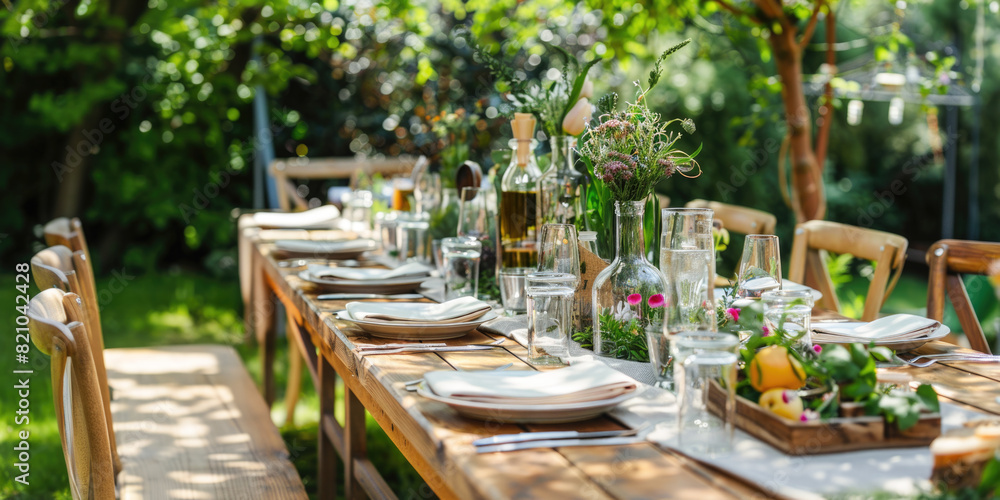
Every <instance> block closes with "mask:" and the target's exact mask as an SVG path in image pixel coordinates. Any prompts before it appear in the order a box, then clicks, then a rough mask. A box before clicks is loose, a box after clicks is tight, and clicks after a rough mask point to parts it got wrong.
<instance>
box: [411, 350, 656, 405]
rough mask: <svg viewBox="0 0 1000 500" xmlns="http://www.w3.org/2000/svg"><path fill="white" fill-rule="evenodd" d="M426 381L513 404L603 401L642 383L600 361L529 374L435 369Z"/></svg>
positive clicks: (439, 388) (445, 390) (465, 395)
mask: <svg viewBox="0 0 1000 500" xmlns="http://www.w3.org/2000/svg"><path fill="white" fill-rule="evenodd" d="M424 380H426V381H427V387H428V388H430V390H431V391H433V392H434V393H435V394H437V395H439V396H445V397H451V398H456V399H464V400H467V401H478V402H484V403H496V404H510V405H545V404H571V403H586V402H592V401H603V400H606V399H612V398H615V397H618V396H621V395H623V394H627V393H630V392H632V391H635V390H636V388H637V387H638V385H639V383H638V382H636V381H635V380H633V379H632V378H631V377H629V376H628V375H625V374H623V373H621V372H618V371H616V370H614V369H612V368H610V367H608V366H607V365H605V364H603V363H600V362H597V361H592V362H587V363H579V364H575V365H572V366H568V367H566V368H560V369H558V370H548V371H543V372H537V373H533V374H531V375H527V376H525V375H523V374H521V375H518V374H516V373H509V372H502V371H501V372H498V371H480V372H458V371H435V372H428V373H425V374H424Z"/></svg>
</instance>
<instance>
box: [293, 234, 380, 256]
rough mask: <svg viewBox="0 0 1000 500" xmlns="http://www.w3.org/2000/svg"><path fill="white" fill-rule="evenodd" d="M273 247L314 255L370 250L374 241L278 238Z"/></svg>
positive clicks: (361, 239)
mask: <svg viewBox="0 0 1000 500" xmlns="http://www.w3.org/2000/svg"><path fill="white" fill-rule="evenodd" d="M274 247H275V248H277V249H278V250H281V251H284V252H292V253H311V254H316V255H323V254H330V253H339V252H353V251H365V250H371V249H373V248H374V247H375V242H374V241H372V240H369V239H364V238H360V239H355V240H325V241H324V240H278V241H275V242H274Z"/></svg>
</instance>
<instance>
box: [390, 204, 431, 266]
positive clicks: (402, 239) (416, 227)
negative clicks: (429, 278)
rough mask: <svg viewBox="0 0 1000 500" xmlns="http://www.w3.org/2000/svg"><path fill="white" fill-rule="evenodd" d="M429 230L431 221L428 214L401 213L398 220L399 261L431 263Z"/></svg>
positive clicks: (397, 242) (397, 245) (397, 243)
mask: <svg viewBox="0 0 1000 500" xmlns="http://www.w3.org/2000/svg"><path fill="white" fill-rule="evenodd" d="M429 230H430V222H429V220H428V217H426V214H406V213H402V214H399V217H398V218H397V221H396V247H397V250H398V251H399V256H398V259H399V262H401V263H406V262H420V263H423V264H430V263H431V251H430V250H431V249H430V241H429V239H428V234H429Z"/></svg>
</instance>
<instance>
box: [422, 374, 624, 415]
mask: <svg viewBox="0 0 1000 500" xmlns="http://www.w3.org/2000/svg"><path fill="white" fill-rule="evenodd" d="M517 373H518V372H511V373H510V375H514V374H517ZM536 373H537V372H534V371H526V372H525V373H524V374H525V376H528V375H533V374H536ZM417 394H420V395H421V396H423V397H425V398H427V399H431V400H434V401H438V402H441V403H444V404H446V405H448V406H450V407H451V408H452V409H454V410H455V411H457V412H458V413H459V414H460V415H462V416H465V417H469V418H474V419H477V420H485V421H487V422H497V423H502V422H510V423H519V424H558V423H566V422H579V421H581V420H588V419H591V418H594V417H597V416H599V415H603V414H604V413H606V412H608V411H609V410H611V409H612V408H614V407H615V406H618V405H619V404H620V403H622V402H623V401H626V400H628V399H631V398H632V397H634V396H636V395H637V394H639V391H638V390H636V391H632V392H630V393H628V394H622V395H621V396H617V397H614V398H611V399H605V400H601V401H588V402H586V403H570V404H549V405H545V404H542V405H511V404H495V403H483V402H479V401H467V400H464V399H460V398H449V397H445V396H439V395H437V394H435V393H434V392H433V391H431V389H430V388H429V387H427V383H426V382H421V383H420V385H419V386H418V387H417Z"/></svg>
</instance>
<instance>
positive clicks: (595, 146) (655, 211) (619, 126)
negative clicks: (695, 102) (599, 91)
mask: <svg viewBox="0 0 1000 500" xmlns="http://www.w3.org/2000/svg"><path fill="white" fill-rule="evenodd" d="M688 43H690V40H684V41H683V42H681V43H679V44H677V45H675V46H673V47H671V48H669V49H667V50H666V51H664V52H663V54H661V55H660V57H659V58H658V59H657V60H656V63H655V66H654V68H653V70H652V71H650V73H649V79H648V80H647V82H646V86H645V87H643V85H642V83H641V82H639V81H636V82H635V86H636V87H637V89H638V90H637V91H636V99H635V102H632V103H626V105H625V109H624V110H616V107H617V105H618V95H617V94H614V93H611V94H607V95H605V96H604V97H602V98H600V99H598V101H597V112H598V118H597V119H596V120H595V122H594V123H591V128H589V129H588V130H587V131H586V132H585V133H584V134H583V136H582V138H581V144H580V148H579V152H580V157H581V158H582V159H583V161H584V163H585V164H586V166H587V174H588V176H589V177H590V180H591V183H590V186H589V187H588V189H587V218H586V222H585V223H586V226H587V228H588V229H589V230H591V231H597V232H598V233H600V234H601V235H603V236H604V237H602V238H598V244H599V245H600V248H599V251H600V253H601V255H602V256H606V255H610V254H611V253H613V246H612V243H613V237H612V235H613V227H614V202H615V201H623V202H624V201H641V200H646V199H647V198H649V199H650V200H649V202H648V203H647V205H646V210H645V214H646V218H647V220H646V223H645V224H644V229H645V233H646V234H645V240H646V248H650V249H653V258H654V260H656V251H657V245H656V243H657V239H658V238H659V224H658V220H659V203H658V202H657V201H656V198H655V197H650V196H649V195H650V194H652V193H653V188H654V187H655V186H656V183H657V182H659V181H660V180H661V179H664V178H667V177H671V176H673V175H674V174H679V175H681V176H684V177H690V178H693V177H698V176H699V175H701V167H700V166H699V165H698V162H697V161H695V159H694V157H695V156H697V154H698V153H699V152H700V151H701V147H699V148H698V150H696V151H695V152H694V153H692V154H688V153H686V152H684V151H682V150H681V149H679V148H677V147H676V144H677V141H678V140H679V139H680V138H681V137H682V136H683V134H682V133H681V132H677V131H673V130H671V127H672V126H673V125H675V124H680V125H681V128H682V129H683V130H684V132H686V133H688V134H693V133H694V132H695V124H694V122H693V121H692V120H690V119H673V120H669V121H661V117H660V115H659V113H655V112H653V110H651V109H650V108H649V106H648V103H647V95H648V94H649V91H650V90H652V89H653V87H654V86H656V84H657V83H658V82H659V80H660V74H661V73H662V71H663V70H662V66H661V65H662V63H663V61H664V60H666V58H667V57H668V56H669V55H671V54H673V53H674V52H677V51H678V50H680V49H681V48H682V47H684V46H685V45H687V44H688ZM692 172H693V173H692Z"/></svg>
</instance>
